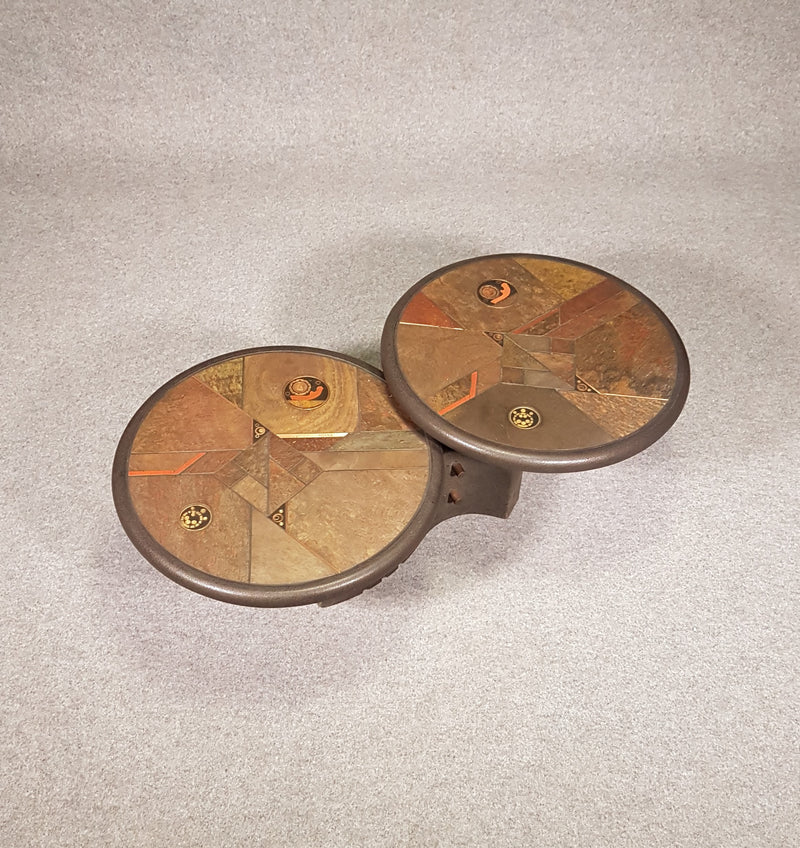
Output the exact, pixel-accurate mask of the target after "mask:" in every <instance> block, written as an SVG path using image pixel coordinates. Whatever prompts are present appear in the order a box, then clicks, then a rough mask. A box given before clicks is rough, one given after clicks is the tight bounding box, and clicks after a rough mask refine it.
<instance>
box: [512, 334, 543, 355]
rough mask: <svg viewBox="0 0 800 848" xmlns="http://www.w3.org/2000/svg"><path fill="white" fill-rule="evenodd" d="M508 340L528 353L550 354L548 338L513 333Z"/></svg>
mask: <svg viewBox="0 0 800 848" xmlns="http://www.w3.org/2000/svg"><path fill="white" fill-rule="evenodd" d="M510 340H511V341H512V342H513V343H514V344H515V345H516V346H517V347H521V348H522V349H523V350H527V351H528V352H529V353H535V354H539V353H550V350H551V346H552V341H553V340H552V339H551V338H550V337H549V336H528V335H525V334H524V333H513V334H512V335H511V338H510Z"/></svg>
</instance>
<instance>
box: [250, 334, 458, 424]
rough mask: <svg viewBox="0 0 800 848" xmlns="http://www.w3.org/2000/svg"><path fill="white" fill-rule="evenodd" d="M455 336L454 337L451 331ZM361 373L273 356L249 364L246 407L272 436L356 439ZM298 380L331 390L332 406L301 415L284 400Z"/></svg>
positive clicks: (300, 356) (329, 362) (295, 355)
mask: <svg viewBox="0 0 800 848" xmlns="http://www.w3.org/2000/svg"><path fill="white" fill-rule="evenodd" d="M451 332H452V331H451ZM358 370H359V369H357V368H356V367H355V366H354V365H350V364H349V363H347V362H342V361H341V360H338V359H332V358H330V357H327V356H324V355H322V354H315V353H308V352H305V351H302V352H294V351H291V352H287V351H270V352H266V353H260V354H253V355H251V356H248V357H246V358H245V361H244V390H243V399H242V406H243V408H244V409H245V410H246V411H247V413H248V414H249V415H251V416H252V417H253V418H255V419H256V420H258V421H260V422H261V423H262V424H263V425H264V426H265V427H266V428H267V429H268V430H270V431H271V432H272V433H275V434H277V435H278V436H280V435H291V434H296V433H310V434H317V433H326V434H327V433H351V432H353V430H354V429H355V428H356V426H357V425H358V388H357V385H358V378H357V375H358ZM298 377H315V378H317V379H319V380H322V381H323V382H324V383H325V385H326V386H327V387H328V392H329V396H328V400H327V401H325V402H324V403H323V404H322V405H321V406H318V407H316V408H314V409H299V408H298V407H296V406H293V405H292V404H291V403H290V402H289V401H288V400H286V399H285V397H284V389H285V388H286V386H287V385H288V384H289V383H290V382H291V381H292V380H294V379H296V378H298Z"/></svg>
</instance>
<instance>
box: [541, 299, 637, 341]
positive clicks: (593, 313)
mask: <svg viewBox="0 0 800 848" xmlns="http://www.w3.org/2000/svg"><path fill="white" fill-rule="evenodd" d="M639 302H640V301H639V299H638V298H637V297H636V295H634V294H633V293H632V292H629V291H628V290H627V289H624V290H622V291H618V292H617V293H616V294H615V295H613V296H612V297H609V298H607V299H606V300H604V301H603V302H602V303H599V304H598V305H597V306H594V307H592V308H591V309H587V310H586V311H585V312H583V313H582V314H581V315H579V316H578V317H577V318H574V319H573V320H572V321H568V322H567V323H566V324H562V325H561V327H559V328H558V330H556V331H554V332H553V333H552V335H553V336H559V337H561V338H569V339H578V338H580V337H581V336H584V335H586V333H588V332H591V331H592V330H593V329H595V327H599V326H600V325H601V324H604V323H606V322H608V321H610V320H611V319H612V318H615V317H616V316H617V315H621V314H622V313H623V312H625V311H626V310H628V309H630V308H631V307H632V306H635V305H636V304H637V303H639Z"/></svg>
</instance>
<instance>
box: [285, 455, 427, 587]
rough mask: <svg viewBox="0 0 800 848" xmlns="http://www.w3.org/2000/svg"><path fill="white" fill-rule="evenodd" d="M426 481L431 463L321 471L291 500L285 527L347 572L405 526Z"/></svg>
mask: <svg viewBox="0 0 800 848" xmlns="http://www.w3.org/2000/svg"><path fill="white" fill-rule="evenodd" d="M427 481H428V470H427V468H412V469H403V470H382V471H376V470H369V471H366V470H365V471H331V472H326V473H324V474H320V476H319V477H317V479H316V480H314V481H313V482H312V483H309V485H308V486H306V487H305V489H303V491H302V492H300V494H298V495H296V496H295V498H294V499H293V500H292V503H291V506H290V509H289V510H288V511H287V514H288V518H287V527H286V532H287V533H289V535H291V536H292V537H294V538H296V539H297V540H298V541H300V542H301V543H302V544H303V545H304V546H305V547H307V548H309V549H310V550H312V551H313V552H314V553H316V554H317V555H318V556H319V557H320V558H321V559H323V560H325V561H326V562H330V563H331V564H332V565H333V566H334V567H335V568H336V570H337V571H345V570H347V569H349V568H352V567H353V566H356V565H358V564H360V563H362V562H364V560H366V559H369V557H371V556H372V555H373V554H376V553H377V552H378V551H380V550H382V549H383V548H384V547H386V545H387V544H389V542H391V541H392V540H393V539H395V538H396V537H397V536H398V535H399V534H400V533H401V532H402V531H403V530H404V529H405V528H406V526H407V525H408V522H409V521H410V520H411V519H412V517H413V516H414V513H415V512H416V511H417V509H418V507H419V505H420V503H421V501H422V498H423V496H424V494H425V489H426V485H427Z"/></svg>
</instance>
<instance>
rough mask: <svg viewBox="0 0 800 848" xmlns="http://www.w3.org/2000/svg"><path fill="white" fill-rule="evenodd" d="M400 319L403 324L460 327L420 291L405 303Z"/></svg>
mask: <svg viewBox="0 0 800 848" xmlns="http://www.w3.org/2000/svg"><path fill="white" fill-rule="evenodd" d="M400 320H401V321H402V322H403V323H404V324H423V325H428V326H433V327H450V328H454V329H460V328H459V325H458V323H457V322H456V321H454V320H453V319H452V318H451V317H450V316H449V315H445V313H444V312H442V310H441V309H440V308H439V307H438V306H437V305H436V304H435V303H433V302H431V300H430V299H429V298H427V297H426V296H425V295H424V294H423V293H422V292H417V293H416V294H415V295H414V297H412V298H411V300H409V302H408V303H407V304H406V308H405V309H404V310H403V314H402V315H401V316H400Z"/></svg>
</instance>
